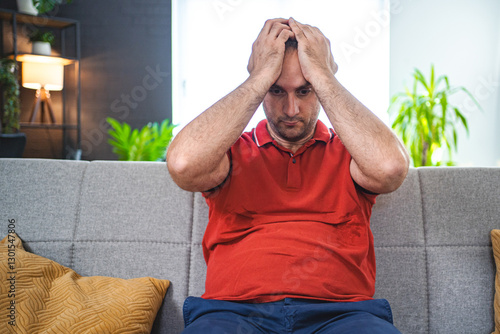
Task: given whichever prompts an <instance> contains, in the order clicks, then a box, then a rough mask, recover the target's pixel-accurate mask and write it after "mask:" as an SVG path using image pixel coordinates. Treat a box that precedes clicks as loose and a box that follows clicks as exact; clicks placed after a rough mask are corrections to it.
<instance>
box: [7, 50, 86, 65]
mask: <svg viewBox="0 0 500 334" xmlns="http://www.w3.org/2000/svg"><path fill="white" fill-rule="evenodd" d="M9 58H10V59H14V58H15V56H14V55H13V54H11V55H9ZM16 61H19V62H30V63H44V64H61V65H64V66H66V65H70V64H74V63H75V62H77V61H78V59H76V58H68V57H60V56H43V55H37V54H33V53H19V54H18V55H17V57H16Z"/></svg>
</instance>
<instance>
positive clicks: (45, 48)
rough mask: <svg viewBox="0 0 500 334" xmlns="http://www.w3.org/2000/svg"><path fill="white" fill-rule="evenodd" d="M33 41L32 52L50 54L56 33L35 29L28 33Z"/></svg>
mask: <svg viewBox="0 0 500 334" xmlns="http://www.w3.org/2000/svg"><path fill="white" fill-rule="evenodd" d="M28 37H29V39H30V42H31V43H32V51H31V52H32V53H34V54H39V55H45V56H50V54H51V52H52V49H51V46H52V43H54V40H55V37H54V34H53V33H52V32H50V31H41V30H38V29H37V30H34V31H32V32H31V33H30V34H29V35H28Z"/></svg>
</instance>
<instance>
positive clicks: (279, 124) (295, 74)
mask: <svg viewBox="0 0 500 334" xmlns="http://www.w3.org/2000/svg"><path fill="white" fill-rule="evenodd" d="M263 107H264V112H265V114H266V117H267V120H268V125H269V132H270V133H271V136H272V137H274V139H275V140H277V141H278V142H279V141H285V142H290V143H296V142H300V141H303V140H307V139H309V138H310V137H312V135H313V134H314V130H315V128H316V121H317V119H318V115H319V109H320V103H319V101H318V98H317V96H316V93H315V92H314V91H313V89H312V86H311V84H310V83H308V82H307V81H306V79H305V78H304V76H303V75H302V70H301V68H300V64H299V58H298V53H297V50H287V51H286V53H285V58H284V61H283V68H282V71H281V75H280V77H279V78H278V80H277V81H276V82H275V83H274V85H273V86H271V88H270V89H269V92H268V93H267V94H266V96H265V98H264V101H263ZM276 137H278V138H276Z"/></svg>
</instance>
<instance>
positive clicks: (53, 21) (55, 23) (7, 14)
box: [0, 9, 78, 29]
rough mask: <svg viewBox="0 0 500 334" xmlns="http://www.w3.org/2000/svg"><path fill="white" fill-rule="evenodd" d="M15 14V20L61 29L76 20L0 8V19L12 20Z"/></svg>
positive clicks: (74, 22)
mask: <svg viewBox="0 0 500 334" xmlns="http://www.w3.org/2000/svg"><path fill="white" fill-rule="evenodd" d="M14 15H15V16H16V21H17V22H18V23H23V24H33V25H36V26H41V27H50V28H56V29H62V28H66V27H69V26H71V25H74V24H76V23H77V22H78V21H75V20H71V19H65V18H59V17H58V18H54V17H48V16H44V15H40V16H35V15H29V14H23V13H19V12H16V11H13V10H8V9H2V10H1V11H0V19H2V20H12V18H13V16H14Z"/></svg>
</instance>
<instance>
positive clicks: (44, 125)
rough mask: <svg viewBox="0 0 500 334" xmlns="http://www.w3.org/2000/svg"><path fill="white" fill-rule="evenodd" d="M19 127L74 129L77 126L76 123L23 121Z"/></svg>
mask: <svg viewBox="0 0 500 334" xmlns="http://www.w3.org/2000/svg"><path fill="white" fill-rule="evenodd" d="M21 128H31V129H60V130H63V129H74V130H77V129H78V126H77V125H76V124H51V123H24V122H21Z"/></svg>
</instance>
